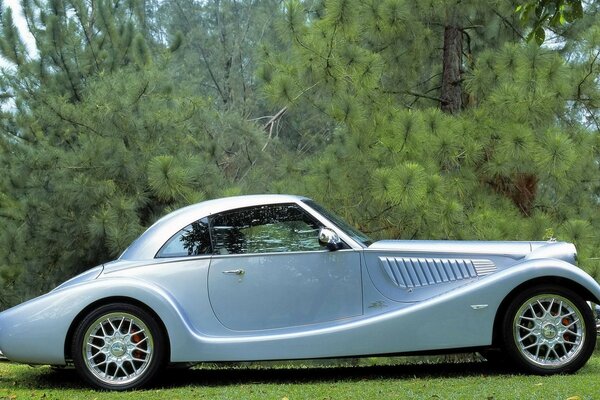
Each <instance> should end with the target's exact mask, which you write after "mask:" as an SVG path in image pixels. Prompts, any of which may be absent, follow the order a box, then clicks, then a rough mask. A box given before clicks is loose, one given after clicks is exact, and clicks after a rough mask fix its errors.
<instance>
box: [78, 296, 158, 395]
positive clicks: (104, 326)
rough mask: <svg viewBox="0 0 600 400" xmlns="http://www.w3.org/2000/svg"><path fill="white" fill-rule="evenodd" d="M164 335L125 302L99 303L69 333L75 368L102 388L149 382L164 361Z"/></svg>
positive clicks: (134, 386)
mask: <svg viewBox="0 0 600 400" xmlns="http://www.w3.org/2000/svg"><path fill="white" fill-rule="evenodd" d="M165 344H166V339H165V335H164V333H163V331H162V329H161V327H160V325H159V324H158V322H157V321H156V320H155V319H154V317H153V316H152V315H151V314H150V313H148V312H147V311H145V310H144V309H142V308H140V307H137V306H134V305H131V304H126V303H115V304H107V305H104V306H101V307H99V308H97V309H96V310H94V311H93V312H91V313H90V314H89V315H88V316H86V317H85V318H84V319H83V320H82V321H81V322H80V323H79V325H78V326H77V329H76V330H75V333H74V335H73V342H72V348H71V354H72V355H73V363H74V364H75V369H76V370H77V372H78V373H79V374H80V375H81V376H82V377H83V379H85V380H86V381H87V382H89V383H90V384H91V385H93V386H95V387H97V388H100V389H105V390H128V389H137V388H140V387H142V386H145V385H147V384H149V383H150V382H151V381H152V379H153V378H154V377H155V376H156V374H157V373H158V372H159V371H160V370H161V369H162V368H163V366H164V365H165V353H166V352H165Z"/></svg>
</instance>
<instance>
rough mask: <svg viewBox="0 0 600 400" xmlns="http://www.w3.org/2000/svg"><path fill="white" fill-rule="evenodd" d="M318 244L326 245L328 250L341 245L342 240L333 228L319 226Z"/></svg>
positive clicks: (338, 247) (336, 248)
mask: <svg viewBox="0 0 600 400" xmlns="http://www.w3.org/2000/svg"><path fill="white" fill-rule="evenodd" d="M319 244H320V245H321V246H327V248H328V249H329V250H331V251H334V250H338V249H340V248H341V247H342V240H341V239H340V237H339V236H338V234H337V233H335V232H334V231H333V230H331V229H329V228H321V230H320V231H319Z"/></svg>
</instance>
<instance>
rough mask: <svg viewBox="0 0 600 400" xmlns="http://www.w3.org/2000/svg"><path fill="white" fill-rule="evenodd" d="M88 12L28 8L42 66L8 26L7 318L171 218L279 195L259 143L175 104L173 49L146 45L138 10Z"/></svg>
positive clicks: (184, 102)
mask: <svg viewBox="0 0 600 400" xmlns="http://www.w3.org/2000/svg"><path fill="white" fill-rule="evenodd" d="M89 4H90V3H83V2H81V3H77V2H59V1H52V2H49V3H47V4H46V3H44V4H43V5H42V6H40V5H39V4H38V3H25V14H26V15H27V18H28V20H29V21H30V24H31V25H30V29H31V30H32V32H33V33H34V36H35V37H36V44H37V49H38V52H39V54H28V53H27V52H26V51H25V50H24V46H23V44H22V41H21V40H20V38H19V35H18V34H16V31H15V29H14V24H13V23H12V22H11V16H10V11H8V12H6V13H5V14H4V16H3V17H4V20H3V24H2V29H1V31H0V39H1V41H0V44H2V47H1V51H2V54H3V56H4V57H5V58H6V59H8V60H9V61H11V62H12V66H11V67H10V68H6V69H5V70H3V71H2V72H1V74H0V85H1V88H0V93H6V94H7V96H6V100H7V101H6V103H5V106H4V109H3V110H4V111H3V117H4V118H3V119H2V123H1V124H0V168H2V171H3V174H2V176H1V177H0V210H1V212H0V224H2V226H3V229H2V231H1V232H0V288H1V289H0V290H1V293H2V295H1V296H0V308H4V307H6V306H9V305H12V304H15V303H17V302H20V301H23V300H25V299H28V298H30V297H32V296H34V295H37V294H40V293H42V292H44V291H47V290H49V289H52V288H53V287H54V286H55V285H56V284H58V283H60V282H61V281H63V280H64V279H66V278H68V277H70V276H73V275H74V274H75V273H78V272H81V271H83V270H85V269H87V268H89V267H91V266H94V265H97V264H99V263H102V262H105V261H108V260H110V259H114V258H115V257H117V256H118V255H119V254H120V253H121V252H122V251H123V250H124V249H125V247H126V246H127V245H129V244H130V243H131V242H132V241H133V240H134V239H135V238H136V237H137V236H138V235H139V234H140V233H141V232H142V231H143V230H144V229H145V228H146V227H148V226H149V225H150V224H152V223H153V222H154V221H155V220H156V219H157V218H159V217H160V216H162V215H164V214H165V213H166V212H168V211H170V210H174V209H176V208H179V207H181V206H184V205H188V204H191V203H195V202H198V201H200V200H202V199H204V198H207V197H218V196H221V195H226V194H235V193H239V192H241V191H242V190H244V191H248V190H255V191H262V190H264V189H262V188H264V185H266V184H267V183H268V181H269V180H268V171H269V169H268V168H267V166H268V161H269V160H270V157H269V153H267V152H263V151H261V150H262V149H263V147H264V146H265V142H266V135H265V134H264V132H263V131H262V129H261V128H260V127H259V126H257V125H256V124H254V123H251V122H247V121H246V120H245V119H244V117H243V116H242V115H241V114H240V113H237V112H235V111H231V112H228V113H223V112H221V111H219V110H216V109H215V108H214V107H213V106H212V102H211V101H210V99H207V98H205V97H203V96H200V95H198V94H197V93H194V92H193V91H192V90H184V89H183V88H180V89H179V90H177V91H176V92H175V91H174V90H173V88H174V84H173V81H172V80H171V74H170V71H171V70H172V68H173V64H172V59H173V54H172V52H171V51H172V50H175V49H176V48H177V46H173V45H170V46H169V44H168V43H163V44H162V45H161V44H160V43H159V42H158V41H154V40H153V38H147V37H146V33H145V32H147V31H151V30H152V29H150V27H144V23H143V20H142V19H140V15H142V14H143V13H141V12H139V10H138V11H136V8H135V7H137V5H136V3H135V2H128V3H127V4H129V5H131V7H124V6H123V4H120V3H117V2H115V3H113V2H108V1H101V2H98V3H96V2H94V3H92V4H93V5H94V7H91V8H90V5H89ZM84 6H85V7H84ZM81 7H83V8H81ZM95 7H97V8H95ZM144 15H145V14H144ZM168 47H170V49H171V50H169V48H168ZM14 49H16V50H14ZM13 50H14V51H13ZM11 51H12V53H11ZM271 145H272V146H274V144H271ZM255 174H258V175H260V176H261V178H262V179H261V180H260V181H259V180H257V179H255ZM261 182H263V183H262V184H261ZM246 185H247V186H246Z"/></svg>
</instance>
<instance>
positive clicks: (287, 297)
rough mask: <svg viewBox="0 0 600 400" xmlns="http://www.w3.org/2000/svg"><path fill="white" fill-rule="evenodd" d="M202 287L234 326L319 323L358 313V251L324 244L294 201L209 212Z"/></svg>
mask: <svg viewBox="0 0 600 400" xmlns="http://www.w3.org/2000/svg"><path fill="white" fill-rule="evenodd" d="M210 227H211V228H210V229H211V236H212V241H213V248H214V255H213V257H212V259H211V264H210V267H209V276H208V293H209V298H210V303H211V306H212V309H213V311H214V313H215V315H216V317H217V318H218V319H219V321H220V322H221V323H222V324H223V325H224V326H225V327H227V328H229V329H232V330H236V331H253V330H262V329H273V328H285V327H293V326H301V325H307V324H317V323H322V322H328V321H334V320H338V319H342V318H348V317H353V316H357V315H361V314H362V291H361V287H362V282H361V269H360V253H359V252H358V251H355V250H352V249H350V248H349V247H348V246H346V247H347V248H344V249H340V250H337V251H329V250H327V249H326V248H325V247H322V246H321V245H320V244H319V241H318V233H319V229H320V227H321V224H320V223H319V222H318V221H316V220H315V219H314V218H313V217H312V216H310V215H309V214H307V213H306V212H305V211H304V210H303V209H302V208H301V207H299V206H298V205H297V204H293V203H292V204H275V205H262V206H257V207H249V208H244V209H238V210H234V211H228V212H225V213H221V214H217V215H214V216H212V217H211V218H210Z"/></svg>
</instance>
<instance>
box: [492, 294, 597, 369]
mask: <svg viewBox="0 0 600 400" xmlns="http://www.w3.org/2000/svg"><path fill="white" fill-rule="evenodd" d="M502 333H503V339H504V346H505V350H506V352H507V354H508V356H510V357H511V358H512V359H513V360H514V361H515V362H516V364H517V365H518V366H520V367H521V368H522V369H524V370H525V371H527V372H532V373H536V374H542V375H545V374H554V373H569V372H575V371H577V370H578V369H579V368H581V367H582V366H583V365H584V364H585V363H586V362H587V360H588V359H589V358H590V356H591V355H592V352H593V351H594V346H595V343H596V332H595V324H594V316H593V313H592V310H591V308H590V307H589V305H588V304H587V303H586V302H585V301H584V300H583V299H582V298H581V297H580V296H579V295H577V294H576V293H575V292H573V291H571V290H569V289H566V288H562V287H560V286H556V285H539V286H535V287H531V288H529V289H526V290H524V291H523V292H522V293H520V294H519V295H518V296H517V297H515V299H514V300H513V301H512V302H511V304H510V305H509V307H508V309H507V313H506V315H505V317H504V323H503V332H502Z"/></svg>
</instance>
